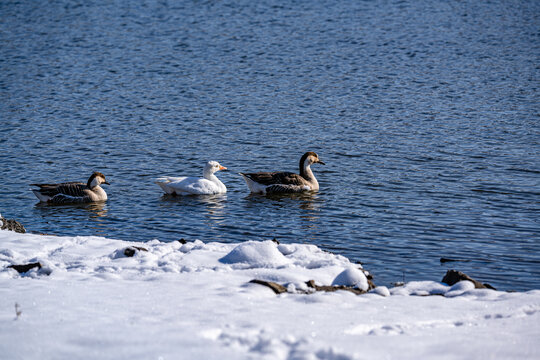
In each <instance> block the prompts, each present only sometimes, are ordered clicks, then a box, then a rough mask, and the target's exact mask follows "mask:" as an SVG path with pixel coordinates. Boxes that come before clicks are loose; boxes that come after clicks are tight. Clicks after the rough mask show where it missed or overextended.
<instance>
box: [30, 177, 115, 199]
mask: <svg viewBox="0 0 540 360" xmlns="http://www.w3.org/2000/svg"><path fill="white" fill-rule="evenodd" d="M101 184H107V185H110V184H109V183H108V182H107V180H105V175H103V174H102V173H100V172H97V171H96V172H94V173H93V174H92V175H91V176H90V178H89V179H88V182H87V183H86V184H85V183H83V182H65V183H60V184H30V185H31V186H37V187H39V189H32V191H33V192H34V194H35V195H36V196H37V198H38V199H39V200H40V201H42V202H47V203H50V204H77V203H88V202H94V201H105V200H107V193H106V192H105V190H103V189H102V188H101V186H100V185H101Z"/></svg>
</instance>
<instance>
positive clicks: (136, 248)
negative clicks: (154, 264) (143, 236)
mask: <svg viewBox="0 0 540 360" xmlns="http://www.w3.org/2000/svg"><path fill="white" fill-rule="evenodd" d="M137 251H148V250H147V249H145V248H143V247H139V246H129V247H127V248H125V249H124V255H126V256H127V257H132V256H134V255H135V253H136V252H137Z"/></svg>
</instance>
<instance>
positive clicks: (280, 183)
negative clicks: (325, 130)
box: [240, 151, 325, 194]
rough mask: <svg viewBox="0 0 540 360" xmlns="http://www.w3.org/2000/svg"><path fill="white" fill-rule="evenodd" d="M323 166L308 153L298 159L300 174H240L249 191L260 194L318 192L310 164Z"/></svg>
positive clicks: (313, 155) (310, 152) (317, 157)
mask: <svg viewBox="0 0 540 360" xmlns="http://www.w3.org/2000/svg"><path fill="white" fill-rule="evenodd" d="M315 163H318V164H322V165H325V164H324V162H322V161H321V160H320V159H319V156H318V155H317V154H316V153H314V152H312V151H308V152H307V153H305V154H304V155H302V158H300V164H299V167H300V174H295V173H290V172H258V173H249V174H244V173H240V175H242V176H243V177H244V180H246V183H247V185H248V187H249V190H251V192H253V193H260V194H277V193H296V192H303V191H312V190H319V183H318V182H317V179H315V176H314V175H313V172H312V171H311V167H310V166H311V164H315Z"/></svg>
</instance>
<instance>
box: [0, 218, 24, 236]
mask: <svg viewBox="0 0 540 360" xmlns="http://www.w3.org/2000/svg"><path fill="white" fill-rule="evenodd" d="M0 229H2V230H10V231H15V232H17V233H21V234H24V233H26V229H25V228H24V226H22V224H21V223H20V222H17V221H15V220H8V219H6V218H5V217H3V216H1V215H0Z"/></svg>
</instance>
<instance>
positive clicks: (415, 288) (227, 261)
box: [0, 231, 540, 360]
mask: <svg viewBox="0 0 540 360" xmlns="http://www.w3.org/2000/svg"><path fill="white" fill-rule="evenodd" d="M129 246H140V247H144V248H145V249H147V250H148V251H147V252H145V251H138V252H136V254H135V256H133V257H126V256H125V255H124V253H123V250H124V249H125V248H126V247H129ZM31 262H40V263H41V264H42V265H43V267H42V268H41V269H39V270H38V269H32V270H30V271H28V272H27V273H25V274H23V275H20V274H19V273H17V272H16V271H15V270H13V269H8V268H7V266H8V265H11V264H27V263H31ZM360 274H361V275H360ZM443 275H444V274H441V278H442V276H443ZM362 276H363V272H362V271H361V270H358V269H357V265H354V264H351V263H350V262H349V260H348V259H346V258H344V257H342V256H336V255H333V254H329V253H327V252H324V251H322V250H321V249H319V248H317V247H316V246H313V245H303V244H287V245H285V244H281V245H277V244H274V243H273V242H271V241H268V242H252V241H248V242H245V243H242V244H223V243H206V244H205V243H203V242H201V241H194V242H189V243H187V244H181V243H179V242H170V243H164V242H159V241H157V240H154V241H150V242H147V243H132V242H127V241H119V240H111V239H106V238H101V237H82V236H76V237H55V236H40V235H32V234H17V233H14V232H9V231H0V354H2V355H1V358H3V359H38V358H39V359H220V360H223V359H328V360H331V359H381V358H388V359H398V358H399V359H420V358H422V359H423V358H443V359H481V358H482V359H485V358H490V359H517V358H519V359H537V358H539V357H540V344H539V342H538V339H539V338H540V312H539V310H540V290H533V291H528V292H524V293H505V292H499V291H493V290H485V289H474V286H473V285H472V283H470V282H466V281H464V282H461V283H458V284H456V285H454V286H452V287H450V286H446V285H445V284H442V283H438V282H430V281H422V282H410V283H407V284H405V285H404V286H401V287H396V288H392V289H387V288H385V287H378V288H376V289H375V290H372V291H371V292H369V293H368V294H365V295H354V294H352V293H350V292H345V291H337V292H333V293H323V292H317V293H312V294H301V293H295V294H291V293H286V294H281V295H275V294H274V293H273V291H272V290H270V289H269V288H267V287H265V286H262V285H258V284H252V283H249V281H250V280H252V279H261V280H267V281H274V282H277V283H280V284H283V285H285V286H286V287H287V288H288V289H289V290H294V289H306V285H305V282H306V281H308V280H315V282H316V283H317V284H321V285H330V284H332V283H333V282H336V283H339V282H341V280H343V281H344V282H347V281H349V282H351V281H352V282H353V283H355V284H360V287H362V286H364V285H363V281H364V278H365V276H364V277H363V278H362ZM338 280H339V281H338ZM376 280H377V279H376V277H375V279H374V281H375V283H377V281H376ZM425 295H431V296H425ZM17 314H18V315H17Z"/></svg>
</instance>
